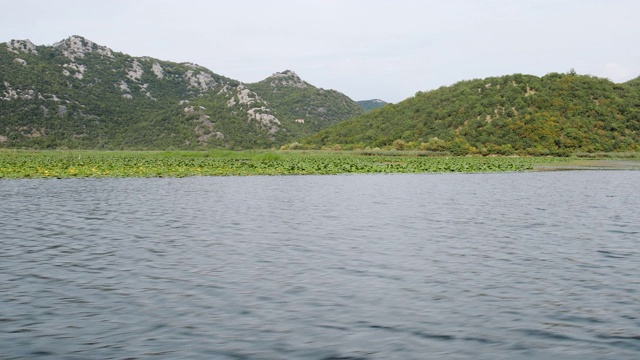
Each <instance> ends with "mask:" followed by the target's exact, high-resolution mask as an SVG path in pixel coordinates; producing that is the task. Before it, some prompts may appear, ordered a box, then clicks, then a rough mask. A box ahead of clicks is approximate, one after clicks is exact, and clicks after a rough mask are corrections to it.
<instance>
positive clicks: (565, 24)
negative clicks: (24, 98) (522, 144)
mask: <svg viewBox="0 0 640 360" xmlns="http://www.w3.org/2000/svg"><path fill="white" fill-rule="evenodd" d="M0 10H1V11H2V14H3V15H2V16H0V18H1V21H0V42H4V41H8V40H11V39H29V40H31V41H33V42H34V43H35V44H36V45H51V44H53V43H55V42H57V41H60V40H62V39H65V38H67V37H69V36H71V35H81V36H84V37H85V38H87V39H89V40H92V41H94V42H96V43H98V44H99V45H104V46H107V47H109V48H111V49H112V50H114V51H119V52H123V53H126V54H130V55H134V56H151V57H154V58H158V59H161V60H169V61H175V62H184V61H188V62H193V63H196V64H199V65H202V66H204V67H207V68H208V69H210V70H211V71H213V72H215V73H217V74H220V75H224V76H227V77H230V78H232V79H236V80H240V81H243V82H256V81H260V80H262V79H264V78H266V77H268V76H270V75H271V74H273V73H275V72H278V71H284V70H293V71H295V72H296V73H298V75H300V77H301V78H302V79H303V80H306V81H307V82H309V83H311V84H313V85H315V86H318V87H322V88H325V89H335V90H338V91H340V92H343V93H345V94H346V95H348V96H349V97H351V98H352V99H354V100H366V99H373V98H380V99H383V100H385V101H389V102H398V101H401V100H404V99H406V98H408V97H410V96H413V95H414V94H415V93H416V92H417V91H428V90H432V89H436V88H438V87H440V86H445V85H451V84H454V83H456V82H458V81H460V80H467V79H474V78H485V77H488V76H500V75H507V74H513V73H523V74H532V75H538V76H542V75H545V74H547V73H550V72H568V71H569V70H570V69H575V71H576V72H578V73H579V74H589V75H594V76H598V77H606V78H609V79H610V80H612V81H615V82H624V81H627V80H630V79H632V78H635V77H637V76H640V22H639V21H638V15H639V14H640V1H638V0H297V1H294V0H209V1H206V0H109V1H101V0H19V1H18V0H0Z"/></svg>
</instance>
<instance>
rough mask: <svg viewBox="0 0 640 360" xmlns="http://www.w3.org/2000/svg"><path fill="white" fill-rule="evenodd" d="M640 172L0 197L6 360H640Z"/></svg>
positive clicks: (142, 187) (135, 184)
mask: <svg viewBox="0 0 640 360" xmlns="http://www.w3.org/2000/svg"><path fill="white" fill-rule="evenodd" d="M638 184H640V172H633V171H571V172H552V173H507V174H435V175H433V174H432V175H357V176H354V175H341V176H286V177H285V176H283V177H225V178H216V177H211V178H210V177H202V178H197V177H196V178H185V179H71V180H3V181H0V199H1V201H0V344H2V346H0V358H2V359H13V358H40V357H42V358H47V359H87V358H101V359H108V358H113V359H124V358H130V359H147V358H158V359H160V358H191V359H425V358H446V359H519V358H521V359H532V358H533V359H549V358H554V359H637V358H639V357H640V315H639V314H640V280H638V279H639V278H638V270H639V267H638V264H640V261H638V260H640V259H639V257H640V256H639V255H640V250H639V239H640V212H639V211H638V209H640V197H639V196H638V195H637V194H638V189H639V187H638V186H639V185H638Z"/></svg>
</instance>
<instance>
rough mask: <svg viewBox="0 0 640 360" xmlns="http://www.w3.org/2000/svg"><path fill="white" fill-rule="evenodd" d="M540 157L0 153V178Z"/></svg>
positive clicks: (365, 169) (398, 166)
mask: <svg viewBox="0 0 640 360" xmlns="http://www.w3.org/2000/svg"><path fill="white" fill-rule="evenodd" d="M558 161H567V160H566V159H559V158H539V157H480V156H477V157H451V156H450V157H443V156H392V155H380V156H371V155H363V154H360V153H355V152H354V153H349V152H338V153H333V152H258V151H248V152H235V151H210V152H204V151H202V152H197V151H192V152H180V151H178V152H96V151H43V152H33V151H28V152H27V151H3V152H0V178H86V177H185V176H228V175H301V174H343V173H351V174H362V173H425V172H431V173H442V172H467V173H471V172H499V171H526V170H532V169H533V166H534V165H536V164H541V163H550V162H558Z"/></svg>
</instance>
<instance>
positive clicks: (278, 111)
mask: <svg viewBox="0 0 640 360" xmlns="http://www.w3.org/2000/svg"><path fill="white" fill-rule="evenodd" d="M3 48H4V49H3ZM0 64H2V68H1V69H0V147H39V148H51V147H71V148H207V147H227V148H254V147H270V146H277V145H279V144H281V143H284V142H287V141H290V140H291V139H293V138H294V137H295V136H300V135H308V134H311V133H312V132H313V131H317V130H318V129H321V128H325V127H327V126H329V125H332V124H334V123H336V122H340V121H342V120H345V119H347V118H349V117H352V116H355V115H358V114H359V113H360V112H361V111H359V110H358V109H357V108H356V107H357V104H356V103H355V102H354V101H353V100H351V99H349V98H348V97H346V96H344V95H342V94H339V93H337V92H333V90H323V89H318V88H316V87H314V86H312V85H311V84H309V83H307V82H305V81H303V80H302V79H300V77H299V76H298V75H297V74H295V73H294V72H293V71H285V72H282V73H276V74H274V75H273V76H271V77H269V78H267V79H265V80H264V81H268V82H269V85H270V89H271V90H275V91H268V92H267V91H265V92H264V94H263V93H262V92H261V91H263V90H264V89H262V88H261V87H260V86H253V84H245V83H242V82H240V81H237V80H233V79H229V78H227V77H224V76H222V75H219V74H216V73H214V72H212V71H211V70H209V69H207V68H204V67H202V66H199V65H196V64H192V63H175V62H170V61H163V60H159V59H154V58H151V57H133V56H130V55H126V54H123V53H119V52H116V51H113V50H111V49H109V48H108V47H105V46H101V45H98V44H96V43H94V42H92V41H91V40H88V39H85V38H84V37H81V36H71V37H69V38H67V39H64V40H62V41H60V42H57V43H55V44H53V45H52V46H36V45H34V44H33V43H32V42H31V41H29V40H11V41H8V42H6V43H5V46H4V47H3V46H1V45H0ZM279 91H280V92H281V93H286V94H287V96H291V95H292V94H296V92H304V93H305V94H306V95H305V96H300V99H301V101H302V104H303V105H304V98H309V95H314V96H315V95H317V94H320V93H323V92H333V93H335V94H339V95H340V96H339V98H340V101H339V102H336V101H334V99H333V98H331V97H325V98H322V97H320V98H319V99H315V98H314V99H313V102H314V103H313V104H311V105H304V106H305V107H307V108H311V107H314V108H316V109H319V108H324V109H325V112H327V113H330V114H331V115H330V116H326V117H325V118H317V119H316V118H314V117H313V116H311V119H310V122H309V121H306V119H303V118H302V117H300V116H297V115H294V114H293V113H295V112H296V111H294V110H292V109H289V108H288V106H290V104H288V103H287V102H286V101H284V102H283V101H279V100H278V92H279ZM311 98H313V96H311ZM267 99H268V100H267ZM272 100H273V101H272ZM298 105H300V104H298ZM301 120H302V121H301ZM309 124H311V126H309Z"/></svg>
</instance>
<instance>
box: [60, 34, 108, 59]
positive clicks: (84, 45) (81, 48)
mask: <svg viewBox="0 0 640 360" xmlns="http://www.w3.org/2000/svg"><path fill="white" fill-rule="evenodd" d="M53 47H54V48H57V49H60V50H62V54H63V55H64V56H65V57H66V58H68V59H70V60H72V61H73V60H75V59H76V58H84V57H85V55H86V54H89V53H92V52H94V51H95V52H96V53H98V54H100V55H102V56H106V57H109V58H113V53H112V51H111V49H109V48H108V47H106V46H101V45H98V44H96V43H94V42H93V41H91V40H89V39H86V38H84V37H82V36H78V35H72V36H69V37H68V38H66V39H64V40H62V41H59V42H57V43H55V44H53Z"/></svg>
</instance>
